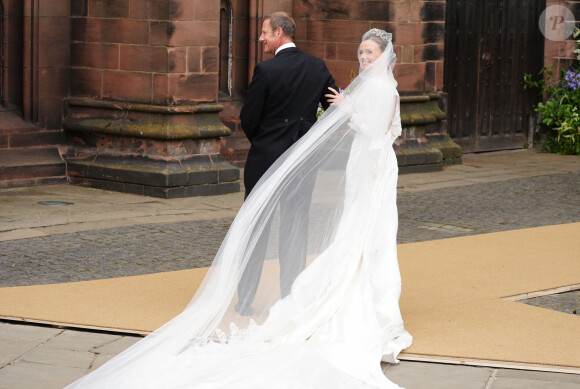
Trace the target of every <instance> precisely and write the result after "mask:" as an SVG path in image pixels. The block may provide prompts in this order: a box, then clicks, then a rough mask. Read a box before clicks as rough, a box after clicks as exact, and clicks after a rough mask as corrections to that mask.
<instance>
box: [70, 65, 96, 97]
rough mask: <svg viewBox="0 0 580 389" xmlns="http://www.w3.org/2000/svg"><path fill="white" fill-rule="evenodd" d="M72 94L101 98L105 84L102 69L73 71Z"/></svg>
mask: <svg viewBox="0 0 580 389" xmlns="http://www.w3.org/2000/svg"><path fill="white" fill-rule="evenodd" d="M71 80H72V83H71V94H72V95H74V96H84V97H101V84H102V82H103V76H102V71H101V70H100V69H75V68H73V69H71Z"/></svg>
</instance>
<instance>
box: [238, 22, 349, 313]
mask: <svg viewBox="0 0 580 389" xmlns="http://www.w3.org/2000/svg"><path fill="white" fill-rule="evenodd" d="M295 32H296V24H295V23H294V20H293V19H292V18H291V17H290V15H288V14H287V13H285V12H275V13H272V14H270V15H267V16H265V17H264V19H263V22H262V34H261V35H260V39H259V42H261V43H262V44H263V49H264V53H268V54H274V55H275V56H274V58H271V59H269V60H267V61H264V62H261V63H259V64H257V65H256V67H255V68H254V75H253V77H252V82H251V83H250V85H249V87H248V89H247V91H246V97H245V99H244V105H243V107H242V111H241V113H240V119H241V122H242V129H243V130H244V133H245V134H246V136H247V138H248V140H249V141H250V143H251V146H250V151H249V153H248V158H247V160H246V165H245V170H244V186H245V189H246V193H245V196H246V197H248V195H249V194H250V192H251V191H252V189H253V188H254V186H255V185H256V183H257V182H258V180H259V179H260V178H261V177H262V175H263V174H264V173H265V172H266V170H268V168H269V167H270V166H271V165H272V164H273V163H274V162H275V161H276V159H278V157H280V156H281V155H282V154H283V153H284V152H285V151H286V150H287V149H288V148H290V146H292V145H293V144H294V143H295V142H296V141H297V140H298V139H300V138H301V137H302V136H303V135H304V134H306V132H307V131H308V130H309V129H310V127H312V125H313V124H314V123H315V122H316V111H317V109H318V103H319V102H320V103H321V104H322V107H323V108H324V109H327V108H328V106H329V105H330V103H329V101H328V99H327V97H326V96H325V94H327V93H329V90H328V88H329V87H332V88H333V89H335V90H338V88H337V86H336V85H335V83H334V79H333V78H332V76H331V74H330V72H329V71H328V69H327V68H326V65H325V64H324V61H322V60H321V59H319V58H315V57H312V56H310V55H307V54H304V53H302V52H301V51H300V50H298V48H296V45H295V44H294V42H293V41H294V36H295ZM311 186H312V187H313V186H314V180H312V184H311ZM309 207H310V203H309V202H308V203H304V202H302V203H300V204H296V203H295V202H294V203H293V202H292V198H289V197H286V198H283V199H282V200H281V202H280V213H281V219H282V220H284V221H285V222H284V223H282V224H283V225H287V226H291V227H290V229H286V230H282V229H281V231H280V236H281V237H285V238H284V239H281V242H283V243H281V244H280V253H281V255H280V286H281V293H282V296H285V295H287V294H288V293H289V292H290V287H291V286H292V281H293V280H294V278H295V277H296V275H298V273H300V272H301V271H302V269H303V268H304V265H305V261H306V240H307V236H306V234H307V231H308V209H309ZM290 209H292V210H291V211H290ZM268 235H269V224H268V226H266V229H265V231H264V234H263V235H262V237H261V238H260V242H259V243H258V245H257V247H256V249H255V250H254V253H253V255H252V260H251V261H252V262H253V263H250V265H253V266H251V267H254V266H257V267H259V268H260V269H261V266H262V262H263V261H264V257H265V252H266V245H267V241H268ZM296 247H299V249H298V251H299V252H301V254H300V255H299V257H300V258H284V253H286V252H288V251H289V250H287V248H290V249H292V250H293V251H296ZM247 273H248V272H246V273H244V275H243V276H242V280H241V281H240V284H239V287H238V296H239V301H238V305H237V308H238V311H241V312H243V311H247V310H249V309H250V306H251V304H252V301H253V300H254V296H255V293H256V289H257V287H258V283H259V280H260V274H259V273H260V272H257V273H256V274H247Z"/></svg>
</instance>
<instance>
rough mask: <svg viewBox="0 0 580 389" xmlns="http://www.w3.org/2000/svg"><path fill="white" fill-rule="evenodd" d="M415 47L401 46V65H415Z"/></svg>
mask: <svg viewBox="0 0 580 389" xmlns="http://www.w3.org/2000/svg"><path fill="white" fill-rule="evenodd" d="M414 53H415V46H411V45H406V46H401V63H413V57H414Z"/></svg>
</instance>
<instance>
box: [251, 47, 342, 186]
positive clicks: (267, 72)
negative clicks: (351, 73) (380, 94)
mask: <svg viewBox="0 0 580 389" xmlns="http://www.w3.org/2000/svg"><path fill="white" fill-rule="evenodd" d="M328 87H332V88H334V89H338V88H337V87H336V85H335V83H334V79H333V78H332V76H331V75H330V72H329V71H328V69H327V68H326V65H325V64H324V61H322V60H321V59H319V58H315V57H312V56H310V55H307V54H304V53H302V52H301V51H300V50H298V49H297V48H295V47H291V48H286V49H283V50H281V51H280V52H278V54H277V55H276V56H275V57H274V58H271V59H269V60H267V61H264V62H261V63H259V64H258V65H256V67H255V68H254V75H253V77H252V82H251V83H250V86H249V87H248V90H247V92H246V97H245V99H244V106H243V107H242V111H241V114H240V119H241V121H242V129H243V130H244V133H245V134H246V136H247V137H248V139H249V140H250V143H251V147H250V151H249V153H248V159H247V161H246V166H245V170H244V185H245V187H246V196H247V195H248V194H249V193H250V191H251V190H252V188H253V187H254V185H255V184H256V183H257V182H258V180H259V179H260V177H262V175H263V174H264V173H265V172H266V170H268V168H269V167H270V166H271V165H272V164H273V163H274V161H276V159H278V157H279V156H280V155H282V154H283V153H284V152H285V151H286V150H287V149H288V148H289V147H290V146H292V144H294V142H296V141H297V140H298V139H300V137H301V136H302V135H304V134H305V133H306V132H307V131H308V130H309V129H310V127H312V125H313V124H314V122H316V111H317V108H318V103H319V102H320V103H321V104H322V106H323V107H324V108H325V109H326V108H328V106H329V103H328V100H327V98H326V97H324V95H325V94H327V93H330V91H329V90H328Z"/></svg>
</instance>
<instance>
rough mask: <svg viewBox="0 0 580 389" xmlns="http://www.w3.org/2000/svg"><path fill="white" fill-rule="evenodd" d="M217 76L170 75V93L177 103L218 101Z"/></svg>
mask: <svg viewBox="0 0 580 389" xmlns="http://www.w3.org/2000/svg"><path fill="white" fill-rule="evenodd" d="M217 90H218V75H217V74H187V75H186V74H181V75H179V74H169V75H168V92H169V95H170V96H172V98H173V100H174V101H175V102H176V103H187V102H194V101H216V100H217Z"/></svg>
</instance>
